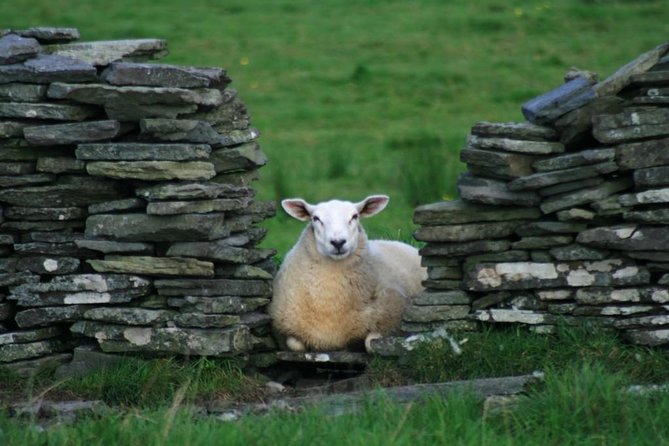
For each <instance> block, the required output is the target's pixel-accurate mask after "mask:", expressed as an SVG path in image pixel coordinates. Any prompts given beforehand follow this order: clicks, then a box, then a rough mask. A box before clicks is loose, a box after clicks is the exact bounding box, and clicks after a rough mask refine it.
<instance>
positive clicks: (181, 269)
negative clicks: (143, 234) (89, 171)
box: [86, 256, 214, 277]
mask: <svg viewBox="0 0 669 446" xmlns="http://www.w3.org/2000/svg"><path fill="white" fill-rule="evenodd" d="M86 262H87V263H88V264H89V265H90V266H91V267H92V268H93V270H95V271H97V272H100V273H120V274H127V273H130V274H142V275H149V276H156V275H157V276H203V277H213V276H214V264H213V263H211V262H205V261H202V260H196V259H188V258H179V257H149V256H107V257H105V260H87V261H86Z"/></svg>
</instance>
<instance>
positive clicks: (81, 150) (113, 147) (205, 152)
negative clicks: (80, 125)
mask: <svg viewBox="0 0 669 446" xmlns="http://www.w3.org/2000/svg"><path fill="white" fill-rule="evenodd" d="M75 154H76V156H77V159H80V160H86V161H90V160H96V161H97V160H104V161H110V160H114V161H117V160H118V161H141V160H151V161H189V160H201V159H207V158H209V155H210V154H211V147H210V146H209V145H207V144H156V143H151V144H148V143H117V142H110V143H97V144H79V145H78V146H77V150H76V152H75Z"/></svg>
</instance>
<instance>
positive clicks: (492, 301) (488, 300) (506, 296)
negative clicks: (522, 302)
mask: <svg viewBox="0 0 669 446" xmlns="http://www.w3.org/2000/svg"><path fill="white" fill-rule="evenodd" d="M511 296H512V294H511V293H510V292H508V291H500V292H498V293H489V294H486V295H485V296H483V297H480V298H478V299H476V300H475V301H474V302H472V310H473V311H476V310H484V309H486V308H489V307H492V306H496V305H500V304H503V303H504V302H506V301H508V300H511Z"/></svg>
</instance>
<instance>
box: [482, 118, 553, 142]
mask: <svg viewBox="0 0 669 446" xmlns="http://www.w3.org/2000/svg"><path fill="white" fill-rule="evenodd" d="M471 132H472V134H474V135H479V136H492V137H497V138H510V139H520V140H525V141H555V140H557V139H558V134H557V132H556V131H555V130H554V129H552V128H550V127H544V126H539V125H535V124H531V123H529V122H503V123H500V122H477V123H476V124H474V126H473V127H472V130H471Z"/></svg>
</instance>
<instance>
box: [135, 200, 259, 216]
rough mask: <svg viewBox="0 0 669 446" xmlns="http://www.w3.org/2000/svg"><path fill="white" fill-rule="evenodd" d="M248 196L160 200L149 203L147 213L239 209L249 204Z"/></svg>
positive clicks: (190, 212)
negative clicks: (195, 199)
mask: <svg viewBox="0 0 669 446" xmlns="http://www.w3.org/2000/svg"><path fill="white" fill-rule="evenodd" d="M249 204H250V199H248V198H217V199H213V200H197V201H160V202H153V203H149V204H148V206H147V207H146V213H147V214H149V215H177V214H206V213H209V212H224V211H241V210H242V209H245V208H247V207H248V206H249Z"/></svg>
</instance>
